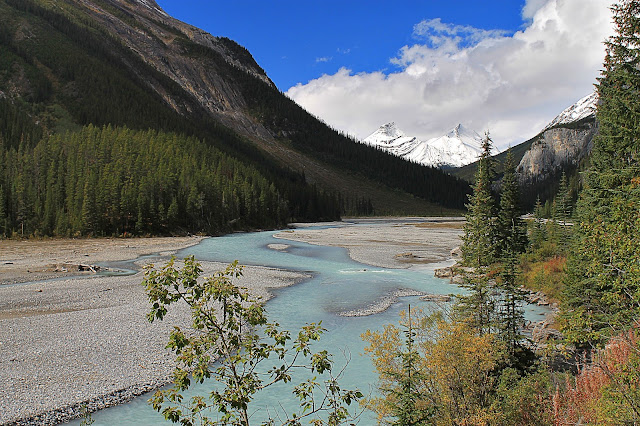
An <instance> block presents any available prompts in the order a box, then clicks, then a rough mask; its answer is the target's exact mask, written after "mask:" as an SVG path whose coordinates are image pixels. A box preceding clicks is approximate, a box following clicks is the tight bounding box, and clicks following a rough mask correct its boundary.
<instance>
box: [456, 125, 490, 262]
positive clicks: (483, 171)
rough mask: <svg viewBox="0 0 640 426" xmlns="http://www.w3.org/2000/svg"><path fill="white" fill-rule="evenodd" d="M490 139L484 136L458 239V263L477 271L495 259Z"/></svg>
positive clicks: (486, 135)
mask: <svg viewBox="0 0 640 426" xmlns="http://www.w3.org/2000/svg"><path fill="white" fill-rule="evenodd" d="M491 144H492V141H491V138H490V137H489V132H487V133H485V137H484V139H483V142H482V149H483V151H482V155H481V156H480V160H479V161H478V169H477V172H476V176H475V184H474V186H473V194H471V195H470V196H469V204H467V210H468V212H467V215H466V220H467V221H466V223H465V225H464V235H463V237H462V241H463V244H462V247H461V249H462V259H463V262H464V264H465V265H467V266H471V267H481V266H487V265H490V264H491V263H493V262H494V261H495V258H496V249H495V242H496V231H495V228H496V226H495V200H494V197H493V193H492V192H491V183H492V182H493V177H494V170H493V159H492V158H491Z"/></svg>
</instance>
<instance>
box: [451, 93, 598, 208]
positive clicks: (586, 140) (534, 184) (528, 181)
mask: <svg viewBox="0 0 640 426" xmlns="http://www.w3.org/2000/svg"><path fill="white" fill-rule="evenodd" d="M596 105H597V96H596V94H595V93H592V94H590V95H588V96H585V97H584V98H582V99H580V100H579V101H578V102H576V103H575V104H573V105H571V106H570V107H568V108H566V109H565V110H564V111H562V112H561V113H560V114H558V115H557V116H556V117H555V118H554V119H553V120H552V121H551V122H550V123H549V124H548V125H546V126H545V127H544V128H543V129H542V130H541V131H540V133H538V134H537V135H536V136H534V137H533V138H531V139H529V140H527V141H524V142H522V143H521V144H518V145H516V146H514V147H512V148H511V150H512V152H513V156H514V159H515V160H516V161H517V162H518V166H517V168H516V170H517V173H518V176H519V180H520V186H521V193H522V201H523V204H524V205H525V206H526V207H531V206H532V205H533V203H534V202H535V200H536V198H537V197H538V195H539V196H540V197H541V199H542V201H543V202H544V200H546V199H548V198H552V197H553V195H554V194H555V191H556V188H557V186H558V182H559V180H560V176H561V175H562V172H563V171H564V172H567V173H568V174H569V175H572V174H575V173H576V170H577V168H578V167H579V164H580V162H581V161H583V160H584V159H585V158H587V157H588V155H589V153H590V152H591V148H592V144H593V137H594V136H595V135H596V133H597V131H598V127H597V122H596V119H595V110H596ZM505 157H506V151H504V152H502V153H500V154H498V155H496V156H495V157H494V158H495V159H496V163H497V164H496V172H497V173H498V175H501V173H502V163H503V162H504V160H505ZM475 171H476V163H471V164H468V165H466V166H463V167H459V168H457V169H452V170H451V173H452V174H454V175H455V176H458V177H460V178H462V179H466V180H467V181H469V182H471V181H472V180H473V177H474V174H475Z"/></svg>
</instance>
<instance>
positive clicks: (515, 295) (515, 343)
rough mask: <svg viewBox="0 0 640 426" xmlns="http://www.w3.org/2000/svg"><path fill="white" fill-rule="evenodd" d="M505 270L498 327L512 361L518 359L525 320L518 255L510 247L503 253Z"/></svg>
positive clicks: (502, 276) (502, 279)
mask: <svg viewBox="0 0 640 426" xmlns="http://www.w3.org/2000/svg"><path fill="white" fill-rule="evenodd" d="M502 257H503V270H502V273H501V282H500V286H499V288H500V291H501V295H500V303H499V307H498V314H497V317H498V320H497V329H498V336H499V338H500V340H502V341H503V342H504V343H505V347H506V349H507V351H508V353H509V357H510V358H511V360H512V361H516V359H515V358H516V352H517V350H518V349H519V348H520V346H521V343H522V338H523V336H522V333H521V330H522V329H523V327H524V325H525V320H524V300H525V297H524V293H523V292H522V290H520V288H519V286H518V284H517V277H518V273H519V270H518V269H519V268H518V256H517V255H516V253H514V252H513V251H511V249H510V248H508V249H507V251H506V252H504V253H503V255H502Z"/></svg>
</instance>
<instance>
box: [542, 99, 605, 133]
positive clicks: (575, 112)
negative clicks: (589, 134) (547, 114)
mask: <svg viewBox="0 0 640 426" xmlns="http://www.w3.org/2000/svg"><path fill="white" fill-rule="evenodd" d="M597 104H598V93H597V92H593V93H591V94H590V95H587V96H585V97H584V98H582V99H580V100H579V101H578V102H576V103H575V104H573V105H571V106H570V107H569V108H567V109H565V110H564V111H562V112H561V113H560V114H558V116H557V117H556V118H554V119H553V120H552V121H551V123H549V124H547V127H545V128H544V129H542V131H543V132H544V131H545V130H547V129H550V128H552V127H555V126H559V125H561V124H569V123H573V122H576V121H579V120H582V119H583V118H586V117H589V116H590V115H594V114H595V113H596V107H597Z"/></svg>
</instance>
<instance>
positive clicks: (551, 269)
mask: <svg viewBox="0 0 640 426" xmlns="http://www.w3.org/2000/svg"><path fill="white" fill-rule="evenodd" d="M566 263H567V258H566V256H553V257H551V258H548V259H545V260H539V261H529V260H526V259H525V260H523V262H522V265H521V266H522V275H521V281H522V282H521V284H522V285H524V287H525V288H527V289H529V290H532V291H541V292H543V293H544V294H546V295H547V296H548V297H549V299H551V300H553V301H555V302H557V301H559V300H560V298H561V297H562V291H563V289H564V277H565V274H566V272H565V267H566Z"/></svg>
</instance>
